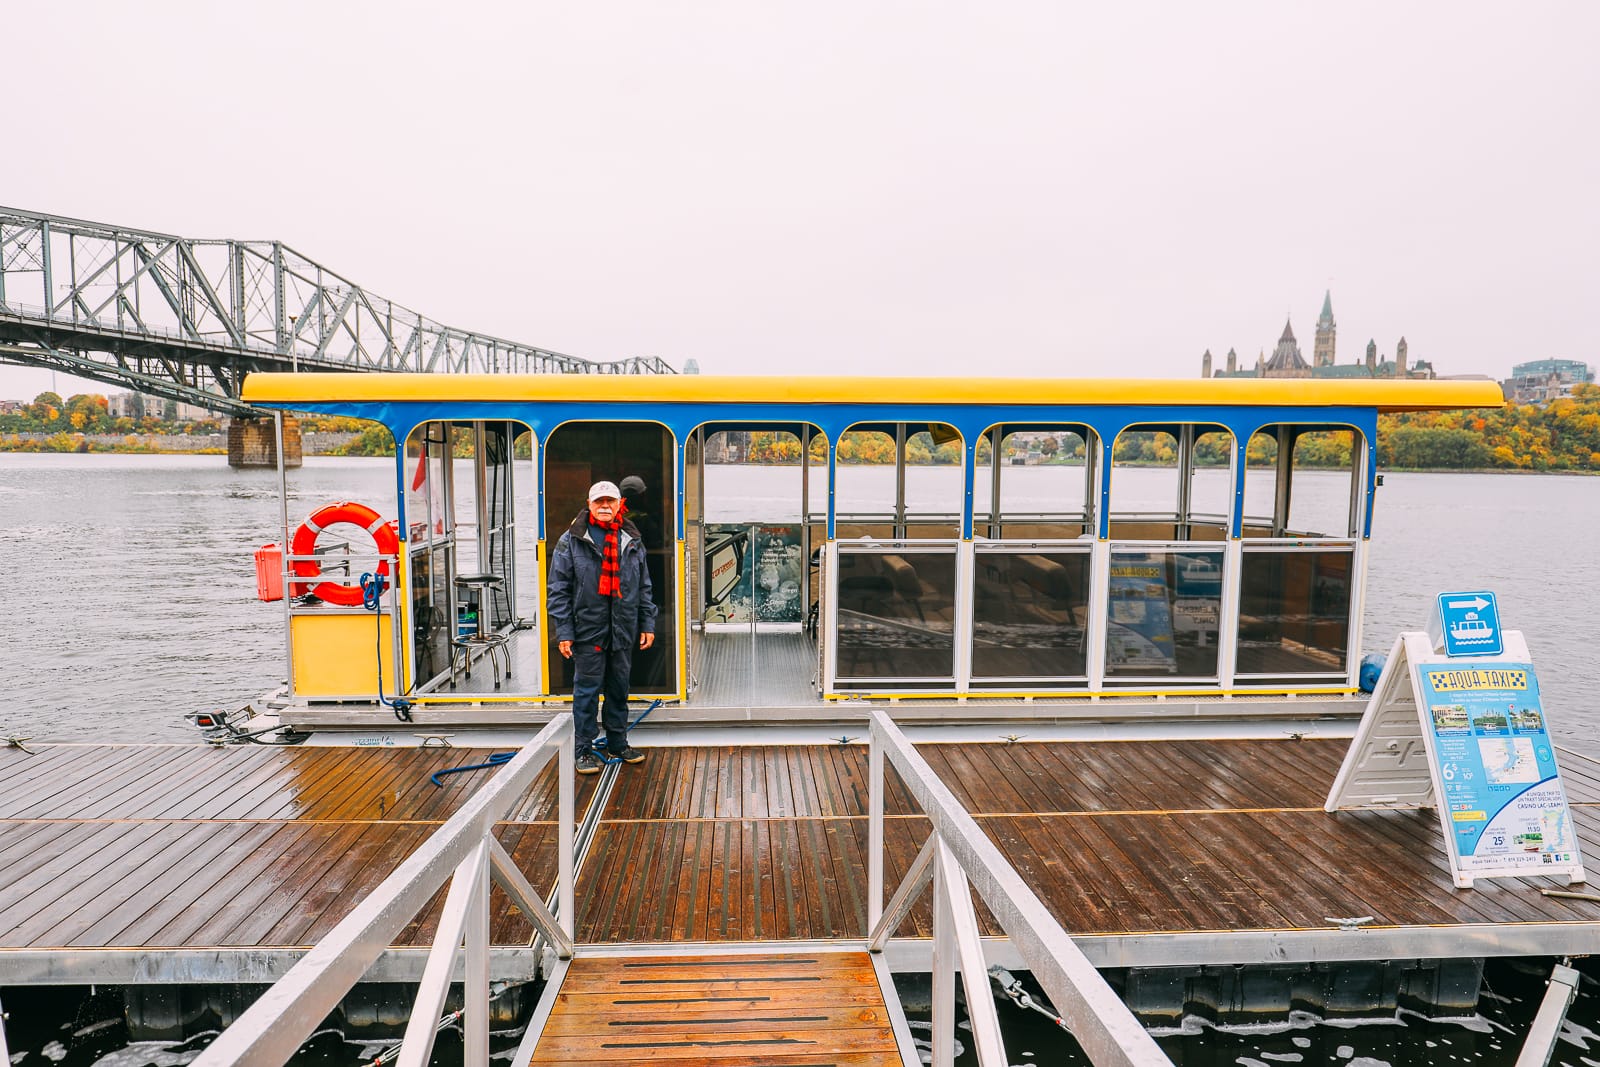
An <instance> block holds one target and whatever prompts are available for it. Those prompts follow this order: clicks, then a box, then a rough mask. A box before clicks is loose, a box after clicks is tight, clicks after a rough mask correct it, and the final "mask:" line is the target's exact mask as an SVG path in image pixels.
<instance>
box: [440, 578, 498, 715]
mask: <svg viewBox="0 0 1600 1067" xmlns="http://www.w3.org/2000/svg"><path fill="white" fill-rule="evenodd" d="M501 584H502V582H501V578H500V576H499V575H498V574H460V575H457V576H456V585H458V586H464V587H466V588H468V589H476V590H477V591H478V630H477V632H476V633H471V634H467V635H465V636H463V635H461V634H459V633H458V634H456V636H455V637H453V638H451V639H450V647H451V648H452V650H453V652H452V654H451V656H450V675H451V683H450V684H451V685H452V686H453V685H454V684H455V669H456V662H455V654H454V653H455V652H460V653H461V667H462V672H463V673H464V674H465V675H466V677H467V678H468V679H469V680H470V679H471V678H472V655H473V650H474V649H483V650H485V651H487V652H488V654H489V666H490V668H491V669H492V670H493V671H494V687H495V688H496V689H499V688H500V657H501V656H504V657H505V666H506V674H505V676H506V680H507V681H510V680H511V649H510V647H509V644H508V643H509V641H510V636H509V635H507V634H500V633H490V632H489V630H488V627H487V624H488V618H489V611H488V608H489V600H488V597H489V591H490V590H491V589H498V588H500V586H501Z"/></svg>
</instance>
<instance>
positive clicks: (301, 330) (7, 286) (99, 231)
mask: <svg viewBox="0 0 1600 1067" xmlns="http://www.w3.org/2000/svg"><path fill="white" fill-rule="evenodd" d="M0 362H5V363H17V364H22V365H26V366H36V367H45V368H49V369H52V370H58V371H61V372H63V373H67V374H72V375H76V376H77V377H80V378H89V379H92V380H94V381H99V382H104V383H106V384H109V385H117V386H124V387H127V388H130V389H133V390H137V391H139V392H142V393H147V394H149V395H152V396H159V397H163V398H165V399H170V400H177V401H180V402H183V403H189V404H198V405H203V406H205V407H209V408H211V409H213V410H216V411H220V412H224V413H226V414H230V415H249V414H254V413H256V412H255V410H254V409H253V408H251V407H249V406H248V405H246V404H244V403H242V402H240V401H239V399H238V396H239V386H240V384H241V383H242V382H243V381H244V376H245V375H246V374H247V373H249V372H251V371H298V370H321V371H329V370H332V371H413V372H416V371H422V372H435V373H467V372H477V373H490V374H537V373H555V374H672V373H675V371H674V369H673V368H672V367H671V366H669V365H668V364H667V363H666V362H665V361H663V360H660V359H657V358H654V357H632V358H628V359H622V360H617V361H614V362H597V361H594V360H588V359H580V358H578V357H577V356H568V355H563V354H562V353H560V352H552V351H549V350H548V349H543V348H536V347H534V346H531V345H524V344H518V343H516V342H514V341H507V340H505V339H503V338H499V337H493V336H490V335H488V334H483V333H478V332H476V331H472V330H463V329H460V328H458V327H454V326H446V325H443V324H442V323H439V322H435V321H434V320H432V319H430V318H428V317H426V316H424V315H421V314H419V313H418V312H416V311H413V310H411V309H410V308H407V307H405V306H403V305H401V304H398V303H396V302H394V301H392V300H389V299H387V298H385V297H382V296H379V295H378V294H376V293H373V292H371V291H370V290H368V289H366V288H365V287H363V286H361V285H359V284H357V283H355V282H353V281H351V280H350V279H348V278H346V277H344V276H342V275H340V274H339V273H338V272H336V271H333V270H331V269H329V268H328V267H326V266H324V265H323V264H321V263H319V262H317V261H316V260H314V259H311V258H310V257H309V256H306V255H303V254H301V253H300V252H297V251H296V250H295V249H293V248H291V247H289V246H288V245H286V244H284V243H283V242H282V241H270V240H233V239H198V238H193V237H180V236H177V235H174V234H167V233H158V232H155V231H152V230H140V229H134V228H131V227H127V226H112V225H107V224H104V223H98V222H86V221H83V220H81V219H72V218H66V217H63V216H59V215H49V214H44V213H40V212H35V211H24V210H21V209H18V208H10V207H3V206H0Z"/></svg>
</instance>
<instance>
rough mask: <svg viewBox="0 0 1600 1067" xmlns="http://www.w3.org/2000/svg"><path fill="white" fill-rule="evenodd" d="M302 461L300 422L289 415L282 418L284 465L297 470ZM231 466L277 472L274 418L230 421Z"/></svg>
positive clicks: (229, 449)
mask: <svg viewBox="0 0 1600 1067" xmlns="http://www.w3.org/2000/svg"><path fill="white" fill-rule="evenodd" d="M301 460H302V457H301V451H300V420H299V419H296V418H295V417H294V416H293V415H287V414H286V415H284V416H283V465H284V466H285V467H298V466H300V464H301ZM228 466H230V467H233V468H235V469H249V468H254V467H271V468H273V469H277V466H278V449H277V435H276V434H275V433H274V432H273V429H272V420H271V419H237V418H236V419H229V420H228Z"/></svg>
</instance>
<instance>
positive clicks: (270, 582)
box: [256, 545, 283, 600]
mask: <svg viewBox="0 0 1600 1067" xmlns="http://www.w3.org/2000/svg"><path fill="white" fill-rule="evenodd" d="M256 596H257V597H258V598H259V599H261V600H282V599H283V546H282V545H262V546H261V547H260V548H258V549H256Z"/></svg>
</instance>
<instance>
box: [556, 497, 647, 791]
mask: <svg viewBox="0 0 1600 1067" xmlns="http://www.w3.org/2000/svg"><path fill="white" fill-rule="evenodd" d="M621 498H622V491H621V490H619V489H618V488H617V487H616V485H614V484H613V483H611V482H596V483H594V485H592V486H590V487H589V507H588V508H587V509H586V510H584V511H582V512H580V513H579V514H578V517H577V518H576V519H574V520H572V526H571V527H569V528H568V530H567V531H566V532H565V533H563V534H562V535H561V538H560V540H558V541H557V542H556V547H555V551H554V552H553V553H552V554H551V556H550V587H549V589H548V590H547V592H546V603H547V605H548V607H549V609H550V619H551V622H552V624H553V625H554V626H555V631H556V641H557V647H558V648H560V650H561V654H562V655H563V656H565V657H566V658H568V659H570V660H571V661H572V714H573V717H574V718H575V719H576V731H575V732H576V746H577V758H578V773H579V774H597V773H599V771H600V766H601V761H600V758H599V757H598V756H597V755H596V754H595V751H594V741H595V737H596V736H597V735H598V734H599V724H598V723H597V722H596V721H595V712H596V711H597V710H598V706H599V698H600V694H601V693H602V692H604V694H605V708H604V712H603V718H604V720H605V727H606V751H607V753H608V754H609V755H610V756H611V757H612V758H614V759H620V760H622V762H624V763H640V762H642V761H643V760H644V753H643V752H640V751H639V750H638V749H636V748H634V747H633V746H632V745H630V744H628V676H629V674H630V673H632V670H633V650H634V647H635V645H637V646H638V647H639V648H640V649H646V648H649V647H650V646H651V645H653V644H655V640H656V604H655V600H654V599H653V590H652V589H651V586H650V571H649V569H648V568H647V567H646V566H645V546H644V541H643V539H642V538H641V537H640V536H639V530H638V528H637V527H635V526H634V524H633V523H632V522H630V521H629V520H628V519H627V518H626V517H625V512H626V511H627V507H626V505H624V504H623V502H622V499H621Z"/></svg>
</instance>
